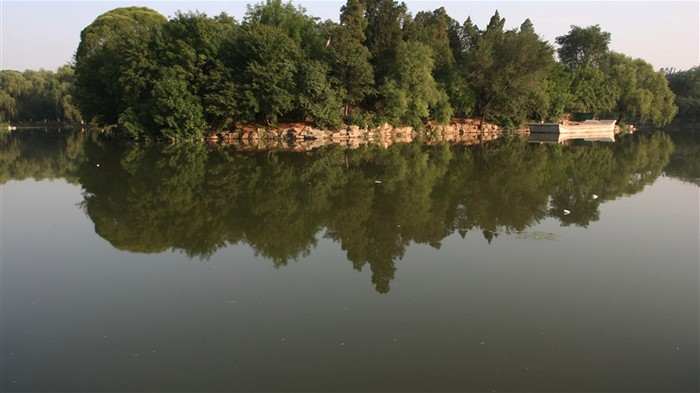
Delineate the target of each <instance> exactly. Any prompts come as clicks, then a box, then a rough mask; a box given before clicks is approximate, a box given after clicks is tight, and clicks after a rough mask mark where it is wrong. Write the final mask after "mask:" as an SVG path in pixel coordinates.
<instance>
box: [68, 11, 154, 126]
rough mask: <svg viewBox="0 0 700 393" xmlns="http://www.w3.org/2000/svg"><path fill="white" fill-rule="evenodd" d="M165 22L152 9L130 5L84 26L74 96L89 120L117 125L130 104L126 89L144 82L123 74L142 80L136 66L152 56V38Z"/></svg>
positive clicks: (76, 69)
mask: <svg viewBox="0 0 700 393" xmlns="http://www.w3.org/2000/svg"><path fill="white" fill-rule="evenodd" d="M165 23H167V19H166V18H165V17H164V16H162V15H160V14H159V13H157V12H156V11H154V10H152V9H149V8H145V7H126V8H117V9H114V10H112V11H108V12H106V13H104V14H102V15H100V16H98V17H97V19H95V21H94V22H92V23H91V24H90V25H89V26H88V27H86V28H85V29H83V31H82V32H81V33H80V44H79V45H78V50H77V51H76V54H75V75H76V81H75V94H74V98H75V101H76V103H77V105H78V107H79V108H80V111H81V113H82V115H83V117H84V118H85V119H88V120H90V119H93V118H94V119H96V120H97V122H98V123H100V124H117V122H118V120H119V117H120V115H121V114H122V113H123V112H125V111H126V110H127V108H128V107H129V106H130V103H129V102H127V101H126V100H125V97H126V93H125V90H126V89H129V88H131V87H132V86H133V85H134V84H136V85H138V84H139V83H138V82H140V81H139V80H134V79H131V78H128V79H129V80H128V81H127V80H124V78H123V77H125V76H126V75H127V74H129V75H130V76H136V77H137V79H138V78H139V77H140V76H141V75H142V74H143V73H144V71H143V70H139V69H135V67H138V66H139V65H142V62H141V61H140V60H141V59H147V58H148V57H149V48H148V45H149V41H150V40H151V38H152V36H153V34H155V32H157V31H158V29H160V28H161V27H162V26H163V25H164V24H165ZM130 54H131V55H132V56H131V57H129V55H130ZM129 59H131V61H129Z"/></svg>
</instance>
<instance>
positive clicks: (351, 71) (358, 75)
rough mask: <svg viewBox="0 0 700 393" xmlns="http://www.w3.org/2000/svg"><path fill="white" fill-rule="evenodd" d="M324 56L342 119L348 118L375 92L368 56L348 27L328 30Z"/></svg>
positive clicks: (354, 31) (333, 27)
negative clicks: (328, 36) (353, 110)
mask: <svg viewBox="0 0 700 393" xmlns="http://www.w3.org/2000/svg"><path fill="white" fill-rule="evenodd" d="M326 53H327V62H328V65H329V67H330V75H331V76H332V78H333V79H334V84H335V85H336V86H337V87H336V88H337V90H338V94H339V96H340V99H341V101H342V104H343V115H344V116H347V115H349V114H350V111H351V110H352V109H353V107H356V106H358V105H359V104H360V103H362V102H363V100H364V99H365V97H367V96H368V95H369V94H371V93H372V92H374V69H373V68H372V64H371V63H370V57H371V54H370V52H369V50H368V49H367V47H365V46H364V45H363V44H362V42H361V40H360V39H359V37H358V36H357V30H356V29H354V28H353V27H352V26H351V25H347V24H345V25H335V26H332V27H331V28H330V40H329V42H328V45H327V47H326Z"/></svg>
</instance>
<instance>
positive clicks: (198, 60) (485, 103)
mask: <svg viewBox="0 0 700 393" xmlns="http://www.w3.org/2000/svg"><path fill="white" fill-rule="evenodd" d="M339 21H340V22H339V23H336V22H333V21H330V20H327V21H321V20H320V19H319V18H316V17H313V16H310V15H308V14H307V13H306V11H305V10H304V9H303V8H302V7H295V6H294V5H293V4H292V3H291V2H289V3H283V2H282V0H266V1H265V2H264V3H258V4H255V5H249V6H248V8H247V12H246V13H245V16H244V17H243V19H242V20H241V21H237V20H235V19H234V18H232V17H230V16H228V15H227V14H225V13H222V14H220V15H218V16H215V17H209V16H207V15H205V14H202V13H198V12H187V13H182V12H179V13H177V14H176V15H175V16H174V17H172V18H171V19H167V18H165V17H164V16H162V15H160V14H159V13H157V12H156V11H154V10H152V9H149V8H145V7H127V8H117V9H114V10H112V11H109V12H106V13H104V14H102V15H100V16H99V17H98V18H97V19H96V20H95V21H94V22H93V23H92V24H90V25H89V26H87V27H86V28H85V29H84V30H83V31H82V33H81V41H80V44H79V46H78V48H77V51H76V54H75V60H74V64H73V69H74V71H75V75H74V83H73V89H71V90H70V93H71V100H72V101H71V102H73V101H74V102H75V106H76V107H77V108H78V109H79V113H80V114H81V115H82V117H83V118H84V119H86V120H90V121H94V122H96V123H98V124H100V125H117V126H118V128H119V129H120V130H122V131H123V132H124V133H126V134H127V135H130V136H132V137H135V138H139V139H190V138H198V137H201V136H202V135H203V133H204V132H205V131H206V130H218V129H227V128H231V127H234V126H235V124H236V123H239V122H251V121H252V122H264V123H268V124H275V123H277V122H278V121H280V119H285V120H294V121H299V120H305V119H308V120H312V121H313V122H314V123H315V124H316V125H317V126H319V127H329V128H332V127H338V126H339V125H341V124H356V125H360V126H373V125H378V124H383V123H384V122H389V123H392V124H395V125H411V126H414V127H421V126H422V125H424V124H426V122H429V121H432V122H436V123H445V122H448V121H450V119H451V118H452V117H455V116H457V117H478V118H481V119H482V120H488V121H492V122H496V123H498V124H500V125H502V126H505V127H518V126H521V125H523V124H524V123H526V122H527V121H531V120H534V121H556V120H559V119H560V118H561V117H562V116H563V115H564V114H565V113H568V112H596V113H597V114H599V115H600V116H606V117H609V116H614V117H616V118H618V119H619V120H621V121H625V120H633V121H646V122H651V123H653V124H654V125H656V126H663V125H665V124H667V123H669V122H670V121H671V120H672V119H673V117H674V116H675V114H676V112H677V107H676V104H675V103H674V94H673V92H672V91H671V89H670V88H669V83H668V81H667V79H666V78H665V75H664V73H662V72H657V71H654V69H653V67H652V66H651V65H650V64H648V63H646V62H645V61H643V60H641V59H632V58H630V57H628V56H625V55H623V54H620V53H615V52H613V51H610V50H609V48H608V44H609V42H610V38H611V37H610V34H609V33H607V32H604V31H602V30H601V29H600V27H599V26H597V25H596V26H589V27H586V28H582V27H578V26H572V28H571V30H570V31H569V32H568V33H567V34H565V35H563V36H560V37H557V38H556V44H557V45H558V49H556V50H555V48H554V46H553V45H552V44H550V43H548V42H546V41H544V40H543V39H542V38H541V37H540V36H539V35H538V34H537V33H536V31H535V28H534V26H533V24H532V22H531V21H530V20H529V19H528V20H525V21H524V22H523V23H522V24H521V25H520V26H519V27H518V28H514V29H506V28H505V19H504V18H502V17H501V16H500V14H499V13H498V11H496V12H495V14H494V15H493V16H492V17H491V19H490V21H489V23H488V25H487V26H485V27H483V28H480V27H478V26H477V25H475V24H474V23H473V22H472V20H471V18H467V20H466V21H464V22H459V21H457V20H455V19H453V18H451V17H450V16H449V15H448V14H447V13H446V11H445V9H444V8H438V9H436V10H434V11H432V12H429V11H422V12H418V13H417V14H416V15H415V16H414V15H412V14H411V13H410V12H409V10H408V8H407V7H406V5H405V4H404V3H399V2H397V1H394V0H347V2H346V4H345V5H344V6H343V7H342V8H341V9H340V18H339ZM555 54H556V55H557V56H555ZM555 57H558V59H559V60H558V61H557V60H556V58H555ZM4 80H5V75H4V73H3V91H4V86H5V81H4ZM693 94H700V93H693ZM9 95H10V96H11V97H13V96H12V94H9ZM4 102H5V99H4V98H3V113H5V114H6V118H12V116H8V115H7V113H9V112H5V106H4Z"/></svg>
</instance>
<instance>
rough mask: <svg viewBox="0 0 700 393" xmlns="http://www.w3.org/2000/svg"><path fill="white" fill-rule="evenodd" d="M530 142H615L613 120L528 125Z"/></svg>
mask: <svg viewBox="0 0 700 393" xmlns="http://www.w3.org/2000/svg"><path fill="white" fill-rule="evenodd" d="M529 126H530V137H529V138H528V141H530V142H544V143H561V142H564V141H566V140H569V139H583V140H586V141H601V142H614V141H615V120H586V121H584V122H582V123H579V124H571V125H564V124H559V123H533V124H530V125H529Z"/></svg>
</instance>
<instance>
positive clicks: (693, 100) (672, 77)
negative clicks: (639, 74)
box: [666, 67, 700, 123]
mask: <svg viewBox="0 0 700 393" xmlns="http://www.w3.org/2000/svg"><path fill="white" fill-rule="evenodd" d="M666 78H667V79H668V83H669V86H670V88H671V91H673V94H675V95H676V105H677V106H678V118H679V119H680V120H682V121H685V122H688V123H697V122H698V121H700V67H693V68H691V69H689V70H686V71H675V70H666Z"/></svg>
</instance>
